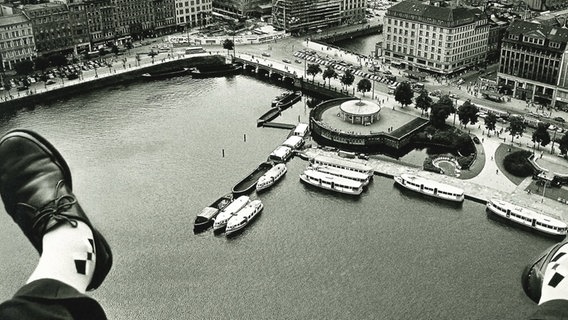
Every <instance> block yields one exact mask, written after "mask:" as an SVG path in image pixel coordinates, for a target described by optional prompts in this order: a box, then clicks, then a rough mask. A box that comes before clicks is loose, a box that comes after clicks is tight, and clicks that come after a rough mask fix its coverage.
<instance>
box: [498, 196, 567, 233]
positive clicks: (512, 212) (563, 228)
mask: <svg viewBox="0 0 568 320" xmlns="http://www.w3.org/2000/svg"><path fill="white" fill-rule="evenodd" d="M487 209H488V210H489V211H490V212H492V213H494V214H495V215H497V216H499V217H501V218H504V219H507V220H509V221H512V222H515V223H517V224H519V225H522V226H525V227H528V228H532V229H535V230H537V231H540V232H543V233H546V234H549V235H553V236H565V235H566V232H567V230H568V226H567V225H566V223H564V222H563V221H560V220H558V219H555V218H552V217H549V216H547V215H544V214H541V213H537V212H535V211H532V210H530V209H527V208H523V207H521V206H518V205H515V204H512V203H509V202H506V201H503V200H498V199H491V200H490V201H489V202H487Z"/></svg>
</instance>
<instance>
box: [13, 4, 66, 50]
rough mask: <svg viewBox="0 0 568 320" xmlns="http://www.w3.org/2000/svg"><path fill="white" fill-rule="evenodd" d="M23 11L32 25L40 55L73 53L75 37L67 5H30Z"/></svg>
mask: <svg viewBox="0 0 568 320" xmlns="http://www.w3.org/2000/svg"><path fill="white" fill-rule="evenodd" d="M22 11H23V12H24V14H25V15H26V16H27V17H28V18H29V19H30V21H31V23H32V28H33V31H34V37H35V45H36V49H37V54H38V55H49V54H52V53H63V54H66V53H70V52H72V51H73V48H74V43H73V35H72V33H71V24H70V19H69V9H68V7H67V5H66V4H64V3H61V2H59V3H57V2H53V3H41V4H28V5H25V6H24V7H23V9H22Z"/></svg>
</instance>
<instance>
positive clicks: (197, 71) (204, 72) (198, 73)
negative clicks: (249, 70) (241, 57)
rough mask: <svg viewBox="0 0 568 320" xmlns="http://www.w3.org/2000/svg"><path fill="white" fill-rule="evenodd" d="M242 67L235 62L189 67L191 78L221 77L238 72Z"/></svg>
mask: <svg viewBox="0 0 568 320" xmlns="http://www.w3.org/2000/svg"><path fill="white" fill-rule="evenodd" d="M242 69H243V67H242V66H239V65H236V64H225V65H220V66H213V67H207V68H206V67H193V68H191V69H190V71H191V76H192V77H193V78H198V79H199V78H210V77H223V76H230V75H234V74H238V73H239V72H241V70H242Z"/></svg>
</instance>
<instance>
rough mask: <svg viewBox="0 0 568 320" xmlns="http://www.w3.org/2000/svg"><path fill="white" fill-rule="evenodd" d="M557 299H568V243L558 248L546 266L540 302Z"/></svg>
mask: <svg viewBox="0 0 568 320" xmlns="http://www.w3.org/2000/svg"><path fill="white" fill-rule="evenodd" d="M557 299H563V300H568V243H567V244H564V245H563V246H562V247H560V249H558V251H557V252H556V254H555V255H554V257H552V259H551V260H550V263H548V266H546V271H545V273H544V280H543V282H542V295H541V298H540V301H539V302H538V304H543V303H545V302H547V301H550V300H557Z"/></svg>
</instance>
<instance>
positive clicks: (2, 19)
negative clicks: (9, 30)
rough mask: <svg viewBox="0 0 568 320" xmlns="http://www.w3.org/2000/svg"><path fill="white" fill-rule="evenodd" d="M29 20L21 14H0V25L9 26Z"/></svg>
mask: <svg viewBox="0 0 568 320" xmlns="http://www.w3.org/2000/svg"><path fill="white" fill-rule="evenodd" d="M28 22H29V20H28V18H26V17H25V16H24V15H23V14H12V15H7V16H0V26H9V25H14V24H21V23H28Z"/></svg>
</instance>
